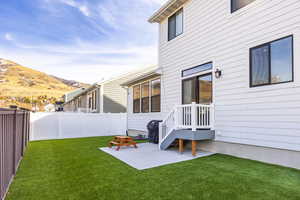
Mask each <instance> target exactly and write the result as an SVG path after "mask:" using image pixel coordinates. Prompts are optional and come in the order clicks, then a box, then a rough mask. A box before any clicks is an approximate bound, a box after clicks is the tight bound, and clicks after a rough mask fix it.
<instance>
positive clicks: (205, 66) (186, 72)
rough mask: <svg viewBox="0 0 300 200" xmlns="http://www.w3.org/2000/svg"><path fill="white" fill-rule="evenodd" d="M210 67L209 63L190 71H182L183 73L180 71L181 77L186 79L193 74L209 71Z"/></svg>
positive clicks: (210, 63)
mask: <svg viewBox="0 0 300 200" xmlns="http://www.w3.org/2000/svg"><path fill="white" fill-rule="evenodd" d="M212 66H213V64H212V62H209V63H206V64H203V65H198V66H196V67H193V68H191V69H187V70H184V71H182V77H186V76H190V75H193V74H197V73H199V72H203V71H206V70H210V69H212Z"/></svg>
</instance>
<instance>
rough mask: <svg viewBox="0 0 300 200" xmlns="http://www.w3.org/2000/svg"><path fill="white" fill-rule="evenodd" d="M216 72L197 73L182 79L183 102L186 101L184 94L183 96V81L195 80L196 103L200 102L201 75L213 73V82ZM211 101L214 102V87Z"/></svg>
mask: <svg viewBox="0 0 300 200" xmlns="http://www.w3.org/2000/svg"><path fill="white" fill-rule="evenodd" d="M213 74H214V73H213V72H207V73H204V74H201V75H197V76H193V77H190V78H185V79H182V80H181V104H183V103H184V96H183V82H184V81H190V80H193V81H195V91H196V93H195V98H196V103H198V102H199V100H200V95H199V92H198V91H199V82H198V80H199V78H200V77H204V76H208V75H211V78H212V83H213V82H214V75H213ZM211 101H212V102H213V101H214V88H213V87H212V97H211Z"/></svg>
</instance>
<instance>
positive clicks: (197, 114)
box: [159, 103, 214, 142]
mask: <svg viewBox="0 0 300 200" xmlns="http://www.w3.org/2000/svg"><path fill="white" fill-rule="evenodd" d="M213 125H214V106H213V104H210V105H204V104H196V103H192V104H188V105H178V106H175V107H174V109H173V110H172V111H171V112H170V113H169V114H168V115H167V117H166V118H165V119H164V120H163V122H162V123H161V124H160V130H159V136H160V137H159V141H160V142H162V141H163V140H164V139H165V138H166V137H167V136H168V135H169V134H170V133H171V132H172V131H173V130H178V129H191V130H192V131H196V130H197V129H213Z"/></svg>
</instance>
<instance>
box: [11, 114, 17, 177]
mask: <svg viewBox="0 0 300 200" xmlns="http://www.w3.org/2000/svg"><path fill="white" fill-rule="evenodd" d="M13 118H14V120H13V166H12V167H13V174H14V175H15V174H16V146H17V141H16V140H17V110H15V111H14V114H13Z"/></svg>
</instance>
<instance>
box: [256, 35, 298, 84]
mask: <svg viewBox="0 0 300 200" xmlns="http://www.w3.org/2000/svg"><path fill="white" fill-rule="evenodd" d="M291 81H293V36H288V37H285V38H282V39H279V40H276V41H273V42H270V43H267V44H263V45H260V46H258V47H254V48H252V49H250V86H251V87H255V86H261V85H270V84H277V83H286V82H291Z"/></svg>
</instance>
